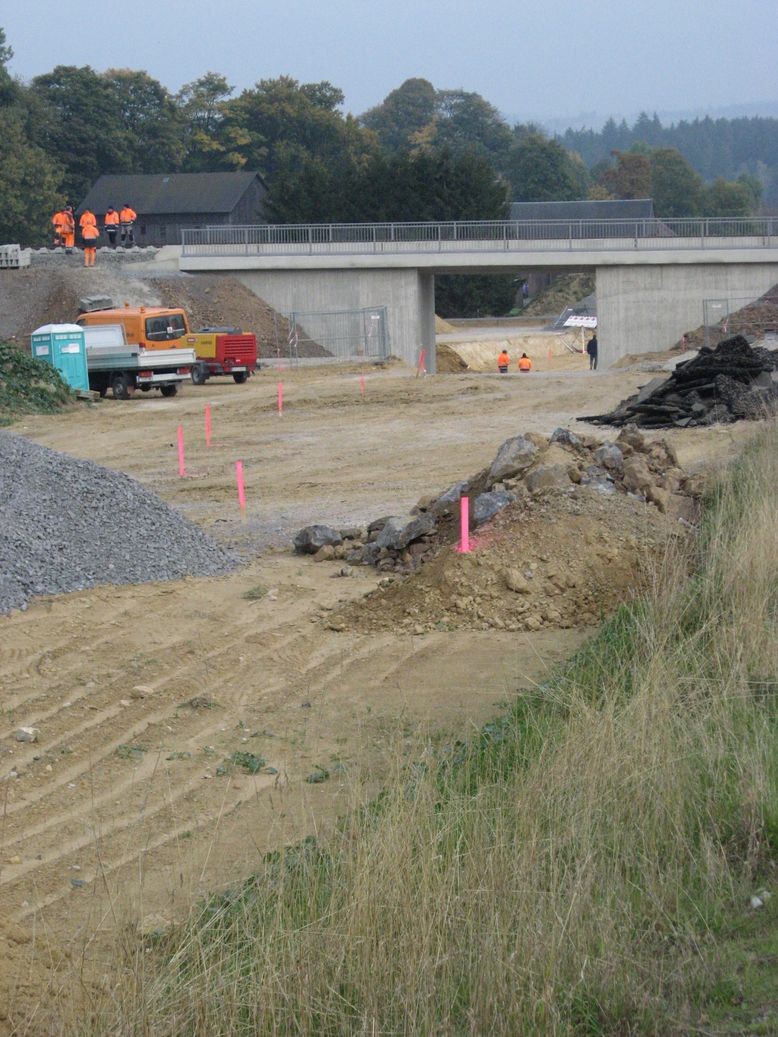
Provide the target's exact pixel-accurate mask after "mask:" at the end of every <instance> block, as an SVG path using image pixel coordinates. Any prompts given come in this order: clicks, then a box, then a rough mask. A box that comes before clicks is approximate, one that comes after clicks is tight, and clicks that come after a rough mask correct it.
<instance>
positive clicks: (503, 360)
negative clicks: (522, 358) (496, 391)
mask: <svg viewBox="0 0 778 1037" xmlns="http://www.w3.org/2000/svg"><path fill="white" fill-rule="evenodd" d="M510 362H511V358H510V357H509V356H508V352H507V350H505V349H503V351H502V353H500V355H499V356H498V357H497V370H498V371H499V372H500V374H507V373H508V365H509V364H510Z"/></svg>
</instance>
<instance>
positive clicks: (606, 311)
mask: <svg viewBox="0 0 778 1037" xmlns="http://www.w3.org/2000/svg"><path fill="white" fill-rule="evenodd" d="M596 273H597V325H598V327H597V340H598V342H599V346H600V366H601V367H609V366H610V365H611V364H613V363H614V362H615V361H616V360H618V359H619V358H620V357H623V356H626V355H627V354H630V353H633V354H634V353H657V352H662V351H663V350H665V349H670V347H671V346H673V345H674V344H675V343H676V342H677V341H678V340H679V339H680V337H681V335H683V334H684V333H685V332H687V331H691V330H693V329H694V328H698V327H699V326H700V324H702V321H703V305H702V304H703V302H704V300H705V299H716V298H720V299H728V298H729V299H744V298H750V299H756V298H758V296H760V295H762V294H763V293H764V292H766V291H767V290H768V288H772V286H773V285H774V284H777V283H778V263H712V262H710V261H708V262H706V263H705V264H702V263H699V264H692V263H688V264H683V265H681V264H669V263H668V264H666V265H662V266H656V265H649V264H640V265H638V264H633V265H630V266H616V265H609V266H598V267H597V271H596Z"/></svg>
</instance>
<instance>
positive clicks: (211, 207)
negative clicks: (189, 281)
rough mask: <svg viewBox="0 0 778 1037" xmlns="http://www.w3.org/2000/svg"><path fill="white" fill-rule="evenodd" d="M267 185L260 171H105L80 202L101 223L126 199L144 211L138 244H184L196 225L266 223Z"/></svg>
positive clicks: (137, 227) (138, 225) (140, 216)
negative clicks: (187, 231) (183, 233)
mask: <svg viewBox="0 0 778 1037" xmlns="http://www.w3.org/2000/svg"><path fill="white" fill-rule="evenodd" d="M266 196H267V187H266V186H265V182H264V180H263V179H262V177H261V176H260V174H259V173H251V172H245V171H241V172H238V173H151V174H144V175H141V174H117V175H111V176H101V177H100V179H99V180H97V181H96V182H95V184H93V186H92V188H91V190H90V191H89V194H88V195H87V196H86V198H85V199H84V200H83V202H82V203H81V205H80V206H79V207H78V212H79V213H81V212H83V211H84V209H91V210H92V212H93V213H95V214H96V215H97V217H98V222H99V224H100V227H101V228H102V225H103V216H104V214H105V212H106V210H107V209H108V208H109V207H110V206H113V207H114V209H117V210H119V209H121V207H122V206H123V205H124V204H125V202H126V203H129V205H130V206H131V207H132V208H133V209H134V210H135V212H136V213H137V214H138V219H137V221H136V223H135V242H136V244H138V245H157V246H162V245H180V244H181V231H182V230H184V229H185V228H186V229H189V228H195V227H206V226H208V227H211V226H217V225H221V226H225V225H229V224H247V223H248V224H255V223H264V222H265V217H264V213H263V207H264V202H265V198H266Z"/></svg>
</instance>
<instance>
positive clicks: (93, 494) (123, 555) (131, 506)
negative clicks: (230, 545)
mask: <svg viewBox="0 0 778 1037" xmlns="http://www.w3.org/2000/svg"><path fill="white" fill-rule="evenodd" d="M236 565H237V561H236V559H234V558H233V557H232V556H231V555H230V554H229V553H228V552H227V551H225V550H224V548H222V547H220V546H219V545H218V544H216V543H214V542H213V541H212V540H210V538H209V537H207V536H206V535H205V534H204V533H203V532H202V531H201V530H200V529H198V528H197V526H195V525H193V524H192V523H191V522H188V521H187V520H186V519H184V518H183V517H182V516H180V515H179V514H178V513H177V512H175V511H174V510H173V509H172V508H170V507H168V505H167V504H165V503H164V501H162V500H160V499H159V497H157V496H155V494H153V493H151V492H150V491H149V490H147V489H145V488H144V487H143V486H141V485H140V483H138V482H136V481H135V480H134V479H131V478H130V477H129V476H127V475H122V474H121V473H119V472H113V471H111V470H110V469H108V468H102V467H100V466H99V465H96V464H92V462H91V461H78V460H76V459H75V458H72V457H69V456H68V455H66V454H60V453H57V452H55V451H53V450H48V449H47V448H46V447H42V446H39V445H38V444H37V443H31V442H29V441H28V440H26V439H23V438H21V437H20V436H14V435H12V434H11V433H9V432H0V613H3V612H8V611H9V610H10V609H14V608H25V607H26V605H27V602H28V601H29V600H30V599H31V598H33V597H34V596H35V595H39V594H64V593H66V592H68V591H77V590H84V589H85V588H87V587H94V586H96V585H98V584H105V583H113V584H127V583H147V582H149V581H155V580H179V579H182V578H183V577H186V576H217V575H221V574H223V573H227V572H230V571H231V570H232V569H234V568H235V567H236Z"/></svg>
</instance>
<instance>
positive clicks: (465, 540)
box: [459, 497, 470, 554]
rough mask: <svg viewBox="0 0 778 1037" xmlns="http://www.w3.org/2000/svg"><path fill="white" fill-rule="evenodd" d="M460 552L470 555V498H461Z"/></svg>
mask: <svg viewBox="0 0 778 1037" xmlns="http://www.w3.org/2000/svg"><path fill="white" fill-rule="evenodd" d="M459 551H460V554H470V498H469V497H460V498H459Z"/></svg>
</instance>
